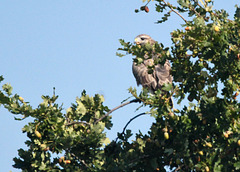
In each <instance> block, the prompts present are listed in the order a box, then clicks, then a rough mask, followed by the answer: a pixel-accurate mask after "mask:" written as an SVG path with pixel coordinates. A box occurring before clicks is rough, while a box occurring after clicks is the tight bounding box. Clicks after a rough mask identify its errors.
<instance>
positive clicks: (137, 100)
mask: <svg viewBox="0 0 240 172" xmlns="http://www.w3.org/2000/svg"><path fill="white" fill-rule="evenodd" d="M137 102H141V101H140V100H139V99H133V100H131V101H129V102H126V103H123V104H121V105H119V106H117V107H115V108H113V109H112V110H110V111H109V112H108V113H106V114H105V115H104V116H102V117H101V118H99V119H98V120H97V121H96V122H95V124H96V123H98V122H99V121H101V120H102V119H103V118H105V117H107V116H109V115H110V114H111V113H112V112H113V111H115V110H117V109H119V108H121V107H123V106H126V105H128V104H130V103H137Z"/></svg>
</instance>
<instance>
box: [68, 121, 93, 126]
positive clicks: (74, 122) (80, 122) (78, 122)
mask: <svg viewBox="0 0 240 172" xmlns="http://www.w3.org/2000/svg"><path fill="white" fill-rule="evenodd" d="M74 124H86V125H90V124H89V123H88V122H85V121H73V122H71V123H68V124H66V126H70V125H74Z"/></svg>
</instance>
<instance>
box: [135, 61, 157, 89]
mask: <svg viewBox="0 0 240 172" xmlns="http://www.w3.org/2000/svg"><path fill="white" fill-rule="evenodd" d="M132 71H133V75H134V76H135V78H136V81H137V85H139V84H141V85H142V86H143V87H147V88H149V89H150V90H155V88H156V87H157V82H156V79H155V78H154V77H153V74H149V73H148V68H147V65H146V64H144V63H141V64H139V65H137V64H136V63H133V65H132Z"/></svg>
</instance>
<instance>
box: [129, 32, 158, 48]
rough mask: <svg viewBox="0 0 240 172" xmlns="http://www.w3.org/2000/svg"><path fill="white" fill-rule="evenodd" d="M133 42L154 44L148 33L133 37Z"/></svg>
mask: <svg viewBox="0 0 240 172" xmlns="http://www.w3.org/2000/svg"><path fill="white" fill-rule="evenodd" d="M134 42H135V43H136V44H137V45H141V46H142V45H146V44H154V43H155V41H154V40H153V39H152V38H151V37H150V36H149V35H146V34H141V35H138V36H137V37H136V38H135V39H134Z"/></svg>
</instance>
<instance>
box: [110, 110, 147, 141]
mask: <svg viewBox="0 0 240 172" xmlns="http://www.w3.org/2000/svg"><path fill="white" fill-rule="evenodd" d="M142 115H149V113H146V112H143V113H140V114H138V115H136V116H134V117H133V118H131V119H130V120H129V121H128V123H127V124H126V125H125V127H124V128H123V131H122V133H121V135H122V134H124V132H125V130H126V128H127V126H128V125H129V124H130V123H131V122H132V121H133V120H134V119H136V118H138V117H139V116H142ZM117 140H118V137H117V138H116V141H115V142H117Z"/></svg>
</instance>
